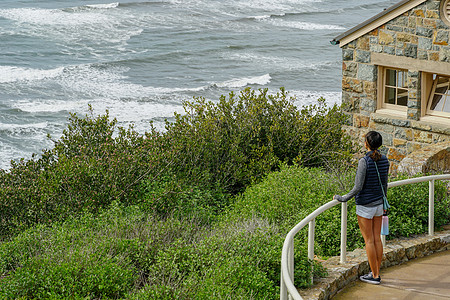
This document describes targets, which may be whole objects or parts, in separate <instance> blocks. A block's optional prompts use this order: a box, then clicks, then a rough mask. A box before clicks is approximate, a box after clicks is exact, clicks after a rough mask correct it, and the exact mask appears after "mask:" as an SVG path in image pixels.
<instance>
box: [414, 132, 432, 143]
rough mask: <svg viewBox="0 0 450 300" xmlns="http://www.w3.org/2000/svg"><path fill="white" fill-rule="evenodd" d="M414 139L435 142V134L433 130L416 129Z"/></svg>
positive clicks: (421, 141) (420, 141) (422, 141)
mask: <svg viewBox="0 0 450 300" xmlns="http://www.w3.org/2000/svg"><path fill="white" fill-rule="evenodd" d="M414 141H416V142H419V143H427V144H431V143H433V134H432V133H431V132H426V131H420V130H414Z"/></svg>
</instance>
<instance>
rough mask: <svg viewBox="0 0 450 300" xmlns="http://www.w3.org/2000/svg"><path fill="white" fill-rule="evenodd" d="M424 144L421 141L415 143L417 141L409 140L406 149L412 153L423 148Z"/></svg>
mask: <svg viewBox="0 0 450 300" xmlns="http://www.w3.org/2000/svg"><path fill="white" fill-rule="evenodd" d="M422 147H423V146H422V144H420V143H415V142H408V143H407V144H406V151H407V152H408V153H412V152H414V151H417V150H420V149H421V148H422Z"/></svg>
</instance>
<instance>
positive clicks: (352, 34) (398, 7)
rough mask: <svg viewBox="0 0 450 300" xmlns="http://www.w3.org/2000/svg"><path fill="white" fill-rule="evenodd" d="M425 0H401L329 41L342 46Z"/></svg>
mask: <svg viewBox="0 0 450 300" xmlns="http://www.w3.org/2000/svg"><path fill="white" fill-rule="evenodd" d="M425 1H427V0H402V1H400V2H399V3H397V4H394V5H393V6H391V7H389V8H386V9H384V10H383V11H382V12H381V13H379V14H377V15H375V16H373V17H372V18H370V19H368V20H366V21H364V22H362V23H361V24H359V25H357V26H355V27H353V28H351V29H349V30H347V31H346V32H344V33H342V34H340V35H338V36H337V37H335V38H334V39H333V40H331V41H330V43H331V44H333V45H339V47H343V46H345V45H346V44H348V43H350V42H352V41H353V40H355V39H357V38H359V37H360V36H362V35H364V34H366V33H368V32H370V31H372V30H374V29H375V28H378V27H379V26H381V25H383V24H386V23H387V22H389V21H390V20H392V19H394V18H396V17H398V16H400V15H401V14H403V13H405V12H407V11H408V10H410V9H412V8H414V7H416V6H417V5H419V4H422V3H423V2H425Z"/></svg>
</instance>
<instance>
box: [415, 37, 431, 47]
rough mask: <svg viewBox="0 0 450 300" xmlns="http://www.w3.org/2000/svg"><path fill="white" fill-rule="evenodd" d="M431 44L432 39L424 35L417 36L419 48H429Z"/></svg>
mask: <svg viewBox="0 0 450 300" xmlns="http://www.w3.org/2000/svg"><path fill="white" fill-rule="evenodd" d="M432 46H433V40H432V39H430V38H426V37H419V42H418V45H417V47H418V48H419V49H424V50H431V48H432Z"/></svg>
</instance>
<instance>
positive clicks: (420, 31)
mask: <svg viewBox="0 0 450 300" xmlns="http://www.w3.org/2000/svg"><path fill="white" fill-rule="evenodd" d="M416 33H417V35H418V36H424V37H429V38H431V37H433V30H432V29H430V28H425V27H423V26H417V28H416Z"/></svg>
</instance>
